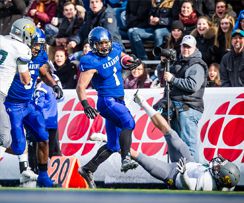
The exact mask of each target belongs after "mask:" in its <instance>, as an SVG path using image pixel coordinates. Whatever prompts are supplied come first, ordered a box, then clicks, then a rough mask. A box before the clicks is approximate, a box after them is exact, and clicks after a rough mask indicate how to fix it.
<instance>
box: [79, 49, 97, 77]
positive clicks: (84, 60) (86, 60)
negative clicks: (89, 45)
mask: <svg viewBox="0 0 244 203" xmlns="http://www.w3.org/2000/svg"><path fill="white" fill-rule="evenodd" d="M98 65H99V61H98V60H97V58H96V55H94V54H92V53H91V52H89V53H88V54H86V55H84V56H82V57H81V59H80V64H79V69H80V71H81V72H84V71H87V70H91V69H97V66H98Z"/></svg>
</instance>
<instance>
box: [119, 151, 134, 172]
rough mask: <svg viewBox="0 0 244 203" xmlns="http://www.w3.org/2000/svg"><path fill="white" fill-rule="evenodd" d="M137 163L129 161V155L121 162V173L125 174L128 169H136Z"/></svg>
mask: <svg viewBox="0 0 244 203" xmlns="http://www.w3.org/2000/svg"><path fill="white" fill-rule="evenodd" d="M137 166H138V163H136V162H135V161H134V160H132V159H131V157H130V156H129V155H127V156H126V157H125V158H124V159H123V160H122V165H121V169H120V171H121V172H124V173H126V172H127V171H128V170H130V169H135V168H137Z"/></svg>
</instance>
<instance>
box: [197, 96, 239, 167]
mask: <svg viewBox="0 0 244 203" xmlns="http://www.w3.org/2000/svg"><path fill="white" fill-rule="evenodd" d="M200 137H201V142H202V143H203V145H204V146H205V147H204V149H203V154H204V157H205V158H206V160H208V161H209V160H211V159H212V158H213V157H214V156H215V155H216V154H221V155H222V156H223V157H224V158H227V159H229V160H230V161H236V160H238V159H240V162H241V163H243V162H244V157H243V148H244V147H243V141H244V94H240V95H238V96H237V97H236V99H235V100H234V101H226V102H224V103H223V104H221V105H220V106H219V107H217V108H216V111H215V114H214V115H213V116H212V117H211V118H210V119H209V120H207V121H206V122H205V123H204V124H203V126H202V128H201V132H200ZM206 146H207V147H206ZM241 156H242V157H241Z"/></svg>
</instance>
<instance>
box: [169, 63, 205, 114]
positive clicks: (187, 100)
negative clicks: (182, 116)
mask: <svg viewBox="0 0 244 203" xmlns="http://www.w3.org/2000/svg"><path fill="white" fill-rule="evenodd" d="M194 64H199V65H201V66H202V67H203V68H204V72H205V75H204V82H203V84H202V86H201V88H200V89H199V90H198V91H196V92H193V93H192V92H188V91H184V90H182V89H179V88H178V87H175V86H174V85H173V86H172V89H171V91H170V98H171V99H172V100H175V101H181V102H183V103H184V104H186V105H188V106H189V107H190V108H193V109H195V110H198V111H200V112H203V110H204V103H203V94H204V90H205V87H206V85H207V70H208V67H207V64H206V63H205V62H204V61H203V60H202V59H201V58H190V59H189V60H181V61H180V62H179V63H178V64H175V65H174V66H173V68H172V69H171V73H172V74H173V75H174V76H175V77H176V78H185V72H186V70H187V69H188V68H189V67H191V66H192V65H194Z"/></svg>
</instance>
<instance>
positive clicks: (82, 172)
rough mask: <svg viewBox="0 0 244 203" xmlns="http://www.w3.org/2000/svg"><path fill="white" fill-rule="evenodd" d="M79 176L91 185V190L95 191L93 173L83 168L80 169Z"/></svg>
mask: <svg viewBox="0 0 244 203" xmlns="http://www.w3.org/2000/svg"><path fill="white" fill-rule="evenodd" d="M78 172H79V174H80V175H81V176H82V177H83V178H84V179H85V180H86V182H87V184H88V185H89V188H91V189H95V188H96V184H95V181H94V178H93V173H92V172H91V171H89V170H86V169H84V168H83V167H80V168H79V169H78Z"/></svg>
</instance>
